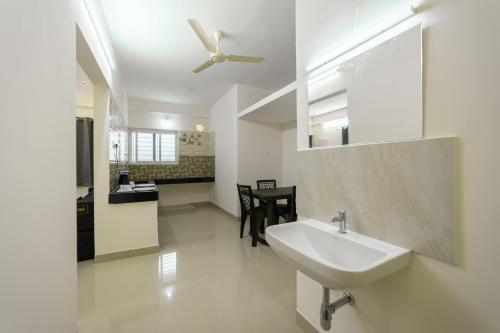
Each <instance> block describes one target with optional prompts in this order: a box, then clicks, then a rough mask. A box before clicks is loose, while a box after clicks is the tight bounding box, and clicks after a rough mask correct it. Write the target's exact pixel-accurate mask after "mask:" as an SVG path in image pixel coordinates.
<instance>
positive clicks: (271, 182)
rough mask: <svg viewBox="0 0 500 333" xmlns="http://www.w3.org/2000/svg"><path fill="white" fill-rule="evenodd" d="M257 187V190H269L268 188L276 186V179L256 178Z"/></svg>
mask: <svg viewBox="0 0 500 333" xmlns="http://www.w3.org/2000/svg"><path fill="white" fill-rule="evenodd" d="M257 188H258V189H259V190H269V189H273V188H276V179H260V180H257Z"/></svg>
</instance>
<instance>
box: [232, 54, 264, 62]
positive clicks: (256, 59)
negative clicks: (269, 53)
mask: <svg viewBox="0 0 500 333" xmlns="http://www.w3.org/2000/svg"><path fill="white" fill-rule="evenodd" d="M226 59H227V60H229V61H237V62H254V63H261V62H263V61H264V58H262V57H248V56H241V55H234V54H230V55H228V56H227V57H226Z"/></svg>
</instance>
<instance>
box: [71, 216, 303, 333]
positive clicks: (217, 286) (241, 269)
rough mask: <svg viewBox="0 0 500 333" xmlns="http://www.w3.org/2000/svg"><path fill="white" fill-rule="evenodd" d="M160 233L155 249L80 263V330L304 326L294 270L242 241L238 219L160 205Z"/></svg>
mask: <svg viewBox="0 0 500 333" xmlns="http://www.w3.org/2000/svg"><path fill="white" fill-rule="evenodd" d="M247 224H248V223H247ZM159 233H160V245H161V250H160V253H159V254H152V255H146V256H141V257H135V258H129V259H122V260H117V261H112V262H106V263H100V264H94V263H93V262H91V261H88V262H83V263H80V264H79V266H78V305H79V309H78V310H79V312H78V332H79V333H90V332H95V333H97V332H99V333H110V332H113V333H149V332H175V333H182V332H189V333H191V332H192V333H198V332H200V333H210V332H219V333H220V332H235V333H236V332H245V333H248V332H259V333H265V332H284V333H285V332H286V333H295V332H297V333H298V332H302V330H301V329H300V328H299V327H298V326H297V324H296V323H295V271H294V270H293V269H291V268H290V267H289V266H288V265H287V264H286V263H285V262H284V261H282V260H281V259H280V258H278V257H277V256H276V255H275V254H274V253H273V252H272V250H271V249H270V248H269V247H265V246H262V245H259V246H258V247H257V248H252V247H251V244H250V238H249V237H248V235H246V236H245V237H244V238H243V239H240V238H239V237H238V235H239V225H238V223H237V222H236V221H234V220H233V219H231V218H229V217H228V216H227V215H225V214H224V213H222V212H220V211H219V210H217V209H215V208H213V207H211V206H201V207H199V206H197V207H196V208H193V207H184V208H182V207H177V208H175V209H161V210H160V211H159Z"/></svg>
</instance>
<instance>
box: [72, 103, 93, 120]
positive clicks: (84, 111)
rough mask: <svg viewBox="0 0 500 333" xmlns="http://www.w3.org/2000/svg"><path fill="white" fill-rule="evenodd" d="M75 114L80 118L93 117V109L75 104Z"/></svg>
mask: <svg viewBox="0 0 500 333" xmlns="http://www.w3.org/2000/svg"><path fill="white" fill-rule="evenodd" d="M76 116H77V117H81V118H94V110H93V109H92V108H87V107H82V106H77V107H76Z"/></svg>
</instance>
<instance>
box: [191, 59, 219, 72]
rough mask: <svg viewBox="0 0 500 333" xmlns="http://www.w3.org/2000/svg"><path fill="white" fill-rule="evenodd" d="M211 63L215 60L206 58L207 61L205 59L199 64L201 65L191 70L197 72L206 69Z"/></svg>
mask: <svg viewBox="0 0 500 333" xmlns="http://www.w3.org/2000/svg"><path fill="white" fill-rule="evenodd" d="M213 64H215V62H213V61H212V60H208V61H206V62H205V63H204V64H203V65H201V66H199V67H197V68H195V69H194V70H193V73H199V72H201V71H203V70H205V69H207V68H208V67H210V66H212V65H213Z"/></svg>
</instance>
